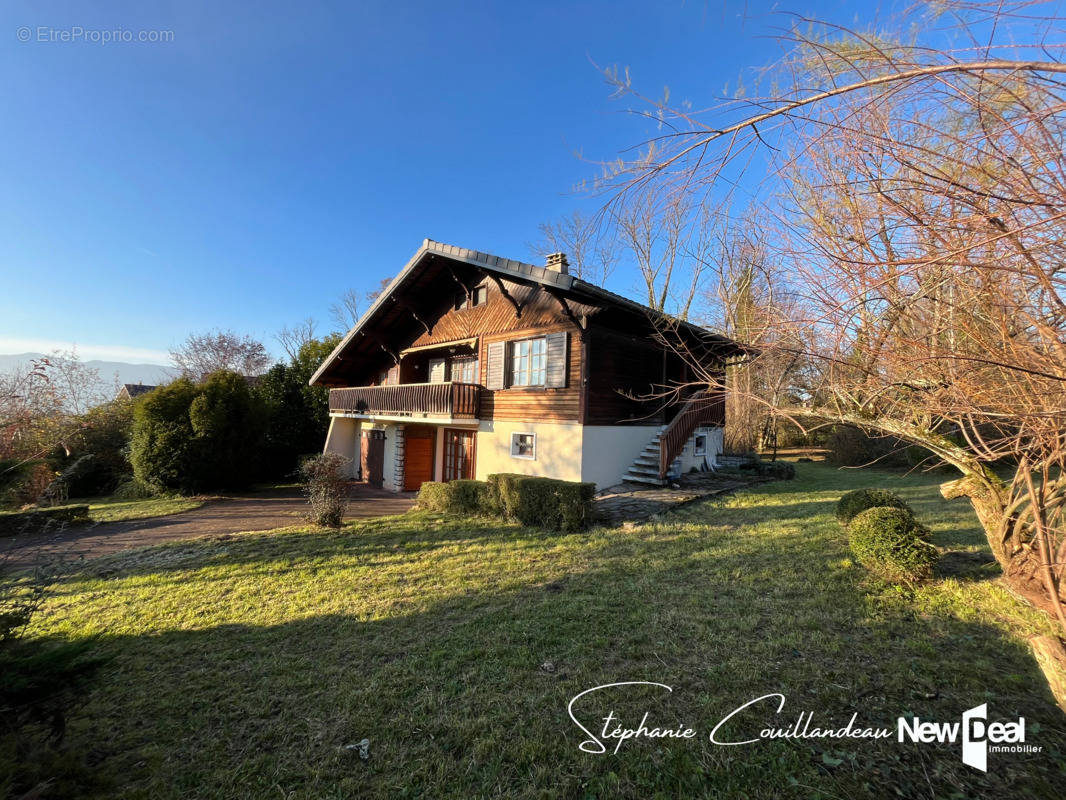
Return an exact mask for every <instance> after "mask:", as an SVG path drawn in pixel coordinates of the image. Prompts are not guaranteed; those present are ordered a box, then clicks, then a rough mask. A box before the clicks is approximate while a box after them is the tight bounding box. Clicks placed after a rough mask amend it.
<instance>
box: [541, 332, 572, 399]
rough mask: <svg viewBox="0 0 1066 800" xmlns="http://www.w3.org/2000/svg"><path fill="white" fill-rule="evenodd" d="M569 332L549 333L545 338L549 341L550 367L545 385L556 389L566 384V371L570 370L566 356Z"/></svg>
mask: <svg viewBox="0 0 1066 800" xmlns="http://www.w3.org/2000/svg"><path fill="white" fill-rule="evenodd" d="M568 335H569V334H568V333H567V332H566V331H560V332H559V333H549V334H548V335H547V336H546V337H544V338H545V339H547V341H548V348H547V350H548V368H547V371H546V375H545V379H544V385H545V386H549V387H553V388H556V389H559V388H562V387H564V386H566V373H567V372H569V369H568V367H569V363H568V361H567V358H566V339H567V336H568Z"/></svg>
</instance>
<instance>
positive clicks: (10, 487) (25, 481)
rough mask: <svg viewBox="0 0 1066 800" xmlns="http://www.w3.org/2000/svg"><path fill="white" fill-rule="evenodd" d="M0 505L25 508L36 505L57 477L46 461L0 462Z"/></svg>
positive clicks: (12, 460) (15, 460) (11, 460)
mask: <svg viewBox="0 0 1066 800" xmlns="http://www.w3.org/2000/svg"><path fill="white" fill-rule="evenodd" d="M0 470H3V472H2V473H0V505H7V506H16V507H18V506H25V505H29V504H31V503H36V502H37V501H38V500H39V499H40V497H41V495H43V494H44V492H45V489H47V488H48V486H49V485H50V484H51V483H52V481H54V480H55V479H56V477H57V475H56V471H55V470H54V469H52V467H51V466H50V465H49V464H48V462H46V461H40V460H34V461H18V460H17V459H10V460H6V461H4V462H0Z"/></svg>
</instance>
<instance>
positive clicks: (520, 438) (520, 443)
mask: <svg viewBox="0 0 1066 800" xmlns="http://www.w3.org/2000/svg"><path fill="white" fill-rule="evenodd" d="M511 455H512V456H514V457H515V458H536V457H537V434H535V433H512V434H511Z"/></svg>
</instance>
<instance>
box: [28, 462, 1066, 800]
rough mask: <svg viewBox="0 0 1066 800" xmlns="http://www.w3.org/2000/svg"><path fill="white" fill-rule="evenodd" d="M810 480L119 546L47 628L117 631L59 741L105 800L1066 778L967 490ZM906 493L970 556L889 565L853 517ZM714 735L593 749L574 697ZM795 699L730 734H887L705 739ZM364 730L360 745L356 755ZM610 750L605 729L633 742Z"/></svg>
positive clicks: (1003, 789) (872, 480) (809, 789)
mask: <svg viewBox="0 0 1066 800" xmlns="http://www.w3.org/2000/svg"><path fill="white" fill-rule="evenodd" d="M798 469H799V474H798V478H797V479H796V480H795V481H789V482H780V483H773V484H765V485H761V486H759V487H756V488H754V489H751V490H748V491H745V492H743V493H741V494H739V495H736V496H734V497H731V498H729V499H727V500H725V501H719V502H717V503H714V502H705V503H701V504H696V505H692V506H688V507H686V508H684V509H682V510H680V511H678V512H675V513H674V514H673V515H672V516H671V517H670V518H669V519H668V520H666V521H664V522H662V523H657V524H652V525H647V526H644V527H640V528H637V529H635V530H625V531H623V530H605V529H597V530H593V531H590V532H587V533H581V534H572V535H562V534H549V533H545V532H541V531H537V530H529V529H522V528H519V527H515V526H508V525H501V524H499V523H496V522H491V521H487V520H477V519H446V518H443V517H441V516H439V515H431V514H424V513H416V514H409V515H405V516H402V517H392V518H386V519H381V520H373V521H367V520H361V521H358V522H353V523H351V524H349V525H348V526H346V527H345V528H344V529H343V530H342V531H341V532H339V533H334V532H322V531H319V530H314V529H306V528H289V529H284V530H281V531H274V532H269V533H251V534H244V535H240V536H236V537H232V538H227V539H226V540H224V541H217V540H215V541H195V542H181V543H176V544H173V545H169V546H164V547H158V548H154V549H149V550H141V551H136V552H133V553H129V554H126V555H124V556H116V557H109V558H107V559H101V560H100V561H98V562H94V563H93V564H91V565H90V567H89V568H88V570H87V571H86V572H83V573H81V574H78V575H75V576H70V577H68V578H67V579H65V580H63V581H62V582H61V583H60V584H58V585H57V587H56V588H57V593H56V594H55V595H54V597H53V598H52V599H51V600H50V601H49V603H48V605H47V607H46V615H44V616H42V618H41V621H40V622H39V623H38V625H37V628H36V629H35V631H34V633H35V634H36V635H39V636H46V637H84V636H93V635H98V636H99V637H100V648H101V649H102V650H103V651H104V652H106V653H108V654H110V655H112V656H113V660H112V661H111V662H110V663H109V665H108V666H107V667H106V668H105V672H104V673H103V674H102V676H101V677H100V678H99V680H98V683H97V688H96V690H95V691H94V692H93V693H92V695H91V697H90V698H89V702H88V704H87V706H86V707H85V708H84V709H83V712H82V714H81V715H80V717H79V718H78V719H77V720H75V721H73V722H72V724H71V728H70V732H69V734H68V738H67V746H68V747H69V748H71V749H72V750H74V751H81V752H85V753H87V754H88V759H87V760H88V761H89V762H90V763H91V764H93V765H94V769H95V771H96V773H97V774H98V775H99V776H100V780H101V781H103V783H102V784H101V788H99V790H98V793H99V794H100V795H101V796H109V797H110V796H117V797H138V798H185V797H212V798H223V797H225V798H263V797H278V798H355V797H360V798H362V797H382V798H385V797H387V798H403V797H434V798H436V797H448V798H464V799H465V798H482V797H485V798H487V797H506V798H617V797H625V798H652V797H671V798H672V797H685V798H700V797H708V798H710V797H754V798H774V797H781V798H792V797H795V798H811V797H824V798H852V797H870V798H881V797H890V796H896V797H907V798H910V797H929V798H932V797H945V798H946V797H960V798H961V797H983V796H989V797H992V796H996V797H1036V798H1052V797H1055V798H1060V797H1061V796H1062V786H1063V785H1064V781H1066V757H1064V752H1066V731H1064V721H1066V718H1064V716H1063V714H1062V712H1061V711H1060V710H1058V709H1057V708H1056V706H1055V705H1054V704H1053V701H1052V698H1051V696H1050V694H1049V692H1048V690H1047V688H1046V685H1045V684H1044V682H1043V680H1042V678H1041V676H1040V673H1039V671H1038V669H1037V667H1036V665H1035V663H1034V662H1033V659H1032V657H1031V655H1030V652H1029V649H1028V646H1027V644H1026V636H1027V635H1029V634H1032V633H1038V632H1048V631H1050V630H1051V628H1050V626H1049V624H1048V623H1047V622H1046V621H1045V620H1044V619H1043V618H1042V617H1040V616H1039V615H1038V614H1036V613H1035V612H1033V611H1030V610H1029V609H1027V608H1025V607H1024V606H1022V605H1021V604H1020V603H1018V602H1016V601H1015V600H1014V599H1012V598H1011V597H1010V596H1009V595H1008V594H1006V593H1005V592H1004V591H1003V590H1002V589H1001V588H1000V586H999V585H998V583H997V582H996V581H995V580H994V577H995V568H994V566H993V565H988V564H987V563H985V562H986V558H985V554H986V553H987V550H986V548H985V547H984V545H983V544H982V537H981V534H980V531H979V530H978V528H977V524H976V519H975V518H974V516H973V514H972V512H971V511H970V510H969V507H968V505H967V504H966V503H965V502H964V501H958V500H956V501H951V502H946V501H944V500H942V499H940V497H939V495H938V493H937V491H936V487H935V483H936V481H935V479H934V478H931V477H929V476H922V475H915V476H909V477H901V476H898V475H893V474H890V473H883V472H874V471H870V470H864V471H854V470H852V471H838V470H834V469H833V468H830V467H827V466H825V465H822V464H799V465H798ZM874 485H876V486H887V487H891V488H895V489H898V490H899V491H901V493H902V494H903V495H904V496H905V498H906V499H907V500H908V501H909V502H911V503H912V505H913V506H914V508H915V509H916V511H917V513H918V514H919V515H920V517H921V518H922V519H923V521H925V522H926V523H927V524H928V525H930V526H931V527H932V529H933V531H934V540H935V542H936V544H937V545H938V546H940V547H941V548H942V549H944V550H945V551H950V553H951V555H950V556H949V558H948V559H946V561H945V570H946V571H947V572H950V573H951V574H952V576H951V577H941V578H939V579H938V580H936V581H935V582H933V583H931V584H929V585H927V586H923V587H921V588H919V589H917V590H913V591H910V590H902V589H897V588H892V587H887V586H883V585H879V584H877V583H874V582H871V581H869V580H868V579H867V578H866V577H865V575H864V573H863V571H862V570H861V568H859V567H857V566H855V565H854V564H852V563H851V561H850V560H849V558H848V552H847V549H846V543H845V540H844V537H843V534H842V532H841V530H840V529H839V527H838V526H837V524H836V522H835V520H834V518H833V508H834V505H835V502H836V500H837V498H838V497H839V496H840V494H841V493H842V492H843V491H846V490H848V489H850V488H855V487H859V486H874ZM619 681H656V682H660V683H663V684H667V685H669V686H670V687H672V689H673V692H672V693H666V692H665V690H655V689H652V688H649V687H627V688H622V687H619V688H616V689H612V690H604V691H603V692H600V693H597V694H593V695H590V696H589V697H588V698H586V699H585V700H583V701H581V705H580V714H581V716H582V718H584V719H585V720H586V721H588V723H589V727H590V728H592V729H594V730H596V731H598V730H599V728H600V727H601V726H602V721H601V720H598V718H602V717H605V716H606V715H607V713H608V711H613V712H614V714H615V717H616V718H621V719H622V720H623V721H624V722H625V723H626V724H627V725H628V726H629V727H636V726H637V723H639V722H640V719H641V716H642V715H643V713H644V712H645V711H647V712H650V717H649V725H651V724H658V725H661V726H670V727H674V726H677V725H684V726H687V727H691V728H693V729H695V730H696V731H697V734H696V738H694V739H688V740H686V739H666V740H648V739H643V740H639V741H630V742H626V743H625V744H623V745H622V746H621V749H620V751H619V752H618V753H617V754H613V753H608V754H604V755H598V754H588V753H585V752H582V751H581V750H579V747H578V746H579V744H581V743H582V742H583V741H584V740H585V739H586V738H587V737H586V736H584V735H583V734H582V732H581V731H580V730H579V729H578V728H577V727H576V726H575V725H574V723H573V722H572V721H571V720H570V718H569V717H568V715H567V704H568V703H569V702H570V700H571V698H573V697H574V696H575V695H576V694H578V693H579V692H582V691H584V690H586V689H591V688H593V687H596V686H599V685H603V684H608V683H613V682H619ZM772 692H780V693H783V694H785V695H786V696H787V705H786V707H785V712H784V713H782V714H781V715H779V716H778V717H777V718H773V717H772V715H771V714H770V710H769V708H768V707H764V708H763V709H762V711H761V712H760V713H755V712H751V713H750V714H749V715H746V716H741V717H739V718H737V719H736V720H734V723H735V724H731V725H729V726H727V727H726V728H724V729H723V730H724V733H722V734H721V735H722V736H726V735H728V736H732V737H733V738H734V739H738V740H739V739H741V738H744V739H747V738H753V737H757V736H758V731H759V729H760V728H761V727H764V726H766V725H771V724H773V725H774V726H778V727H785V726H786V725H787V724H791V723H792V722H794V721H795V717H796V716H797V715H798V714H799V713H800V712H801V711H812V712H814V713H815V715H816V717H817V719H816V722H817V723H821V724H825V725H828V724H830V723H833V724H834V727H839V726H842V725H844V724H845V723H846V722H847V720H848V719H849V718H850V717H851V715H852V714H853V713H856V712H857V713H858V715H859V723H860V724H861V725H863V726H885V727H889V728H892V730H893V737H892V738H891V739H890V740H887V741H884V740H882V741H878V742H876V743H875V742H873V741H847V740H844V741H841V740H832V739H808V740H791V741H785V740H775V741H772V742H771V741H761V742H757V743H755V744H751V745H744V746H736V747H724V746H717V745H714V744H712V743H710V742H709V741H708V739H707V736H708V734H709V733H710V731H711V729H712V728H713V727H714V726H715V725H716V724H717V722H718V721H719V720H721V719H722V718H723V717H725V716H726V715H727V714H729V712H730V711H732V710H733V709H735V708H737V707H738V706H740V705H742V704H743V703H746V702H747V701H749V700H753V699H755V698H757V697H760V696H762V695H765V694H768V693H772ZM985 702H987V703H988V705H989V718H990V720H992V719H1013V718H1015V717H1018V716H1024V717H1025V719H1026V722H1027V725H1028V728H1027V732H1028V737H1027V743H1029V744H1035V745H1039V746H1041V747H1043V752H1041V753H1036V754H1026V755H1009V754H995V753H993V754H990V755H989V771H988V773H987V774H986V773H982V772H979V771H977V770H974V769H972V768H970V767H967V766H964V765H963V764H962V763H961V760H960V756H959V745H957V744H956V745H930V744H921V745H918V744H901V743H898V742H896V741H895V736H894V732H895V726H896V718H897V717H898V716H900V715H908V716H909V715H911V714H917V715H919V716H921V717H922V718H923V719H929V720H935V721H943V722H955V721H958V719H959V716H960V714H961V712H963V711H964V710H966V709H969V708H971V707H973V706H976V705H978V704H980V703H985ZM364 738H366V739H369V742H370V745H369V758H368V759H367V760H363V759H361V758H360V757H359V755H358V754H357V750H356V749H354V748H352V747H349V746H350V745H355V744H356V743H358V742H360V741H361V740H362V739H364ZM612 749H613V747H612Z"/></svg>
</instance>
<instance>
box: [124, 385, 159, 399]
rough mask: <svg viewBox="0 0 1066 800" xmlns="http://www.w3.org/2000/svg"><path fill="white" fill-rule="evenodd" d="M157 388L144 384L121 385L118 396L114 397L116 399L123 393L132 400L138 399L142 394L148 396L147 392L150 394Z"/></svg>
mask: <svg viewBox="0 0 1066 800" xmlns="http://www.w3.org/2000/svg"><path fill="white" fill-rule="evenodd" d="M157 388H159V387H157V386H149V385H148V384H146V383H124V384H122V388H121V389H119V390H118V394H117V395H116V397H120V396H121V395H122V392H123V391H125V392H126V394H127V396H129V397H130V398H131V399H132V398H134V397H139V396H140V395H142V394H148V392H151V391H153V390H155V389H157Z"/></svg>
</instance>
